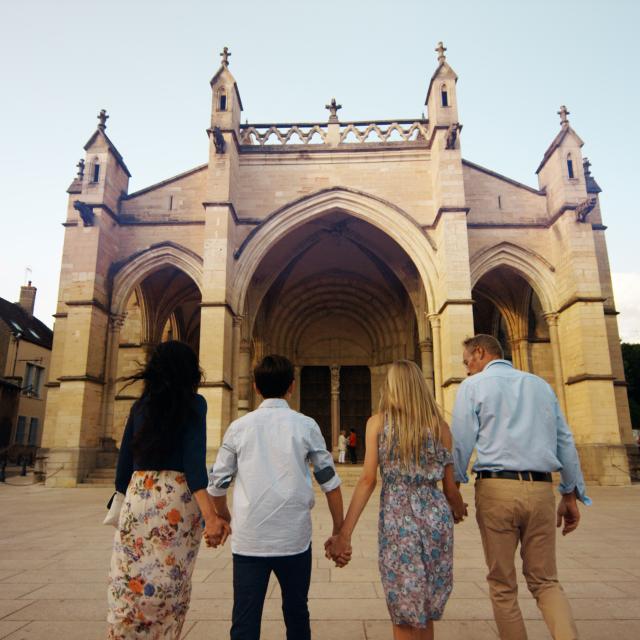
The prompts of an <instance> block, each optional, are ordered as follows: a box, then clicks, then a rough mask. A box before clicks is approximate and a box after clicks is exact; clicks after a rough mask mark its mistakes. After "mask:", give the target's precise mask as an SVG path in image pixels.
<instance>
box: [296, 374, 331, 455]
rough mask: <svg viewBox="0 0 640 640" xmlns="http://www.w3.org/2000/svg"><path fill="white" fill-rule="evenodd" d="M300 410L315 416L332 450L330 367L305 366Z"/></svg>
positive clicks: (301, 382)
mask: <svg viewBox="0 0 640 640" xmlns="http://www.w3.org/2000/svg"><path fill="white" fill-rule="evenodd" d="M300 412H301V413H304V414H305V415H307V416H309V417H311V418H313V419H314V420H315V421H316V422H317V423H318V424H319V425H320V431H322V435H323V436H324V440H325V442H326V443H327V449H329V451H331V446H332V443H331V372H330V370H329V367H303V368H302V371H301V372H300Z"/></svg>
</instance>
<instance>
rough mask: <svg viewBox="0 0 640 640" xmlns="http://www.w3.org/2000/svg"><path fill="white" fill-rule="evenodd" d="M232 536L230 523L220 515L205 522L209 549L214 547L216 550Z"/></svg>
mask: <svg viewBox="0 0 640 640" xmlns="http://www.w3.org/2000/svg"><path fill="white" fill-rule="evenodd" d="M230 535H231V527H230V526H229V523H228V522H227V521H226V520H224V519H223V518H221V517H220V516H219V515H215V516H213V517H209V518H207V519H206V520H205V522H204V539H205V540H206V542H207V547H213V548H214V549H215V548H216V547H218V546H220V545H221V544H224V543H225V542H226V540H227V538H228V537H229V536H230Z"/></svg>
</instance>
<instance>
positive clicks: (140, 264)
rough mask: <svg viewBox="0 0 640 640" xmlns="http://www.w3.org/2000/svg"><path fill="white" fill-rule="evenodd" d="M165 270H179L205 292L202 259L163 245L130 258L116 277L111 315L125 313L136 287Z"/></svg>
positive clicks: (165, 243)
mask: <svg viewBox="0 0 640 640" xmlns="http://www.w3.org/2000/svg"><path fill="white" fill-rule="evenodd" d="M163 267H176V268H177V269H180V270H181V271H183V272H184V273H185V274H186V275H188V276H189V277H190V278H191V279H192V280H193V282H194V283H195V285H196V287H198V289H199V290H200V292H202V258H201V257H200V256H199V255H197V254H196V253H194V252H193V251H191V250H190V249H187V248H186V247H183V246H182V245H179V244H176V243H174V242H162V243H159V244H154V245H151V246H150V247H149V248H148V249H145V250H143V251H140V252H139V253H137V254H134V255H132V256H130V257H129V258H128V259H127V260H125V261H124V262H122V263H120V264H119V265H117V266H116V269H115V273H114V274H113V288H112V295H111V312H112V313H114V314H119V313H123V312H124V311H125V308H126V304H127V300H128V298H129V296H130V295H131V292H132V291H133V289H134V287H136V286H137V285H138V284H140V283H141V282H142V281H143V280H144V279H145V278H146V277H147V276H148V275H149V274H151V273H153V272H154V271H157V270H158V269H161V268H163Z"/></svg>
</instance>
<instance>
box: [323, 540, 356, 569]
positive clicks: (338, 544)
mask: <svg viewBox="0 0 640 640" xmlns="http://www.w3.org/2000/svg"><path fill="white" fill-rule="evenodd" d="M324 550H325V556H326V557H327V558H328V559H329V560H333V561H334V562H335V563H336V567H346V566H347V564H349V561H350V560H351V554H352V552H353V549H352V548H351V540H350V539H348V538H347V537H346V536H343V535H340V534H337V535H334V536H331V537H330V538H329V539H328V540H327V541H326V542H325V543H324Z"/></svg>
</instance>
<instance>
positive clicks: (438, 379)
mask: <svg viewBox="0 0 640 640" xmlns="http://www.w3.org/2000/svg"><path fill="white" fill-rule="evenodd" d="M428 318H429V322H430V323H431V340H432V348H433V383H434V387H435V396H436V402H437V403H438V405H439V406H440V408H442V409H444V407H443V404H442V358H441V355H440V317H439V316H438V315H437V314H435V313H431V314H429V316H428Z"/></svg>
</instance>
